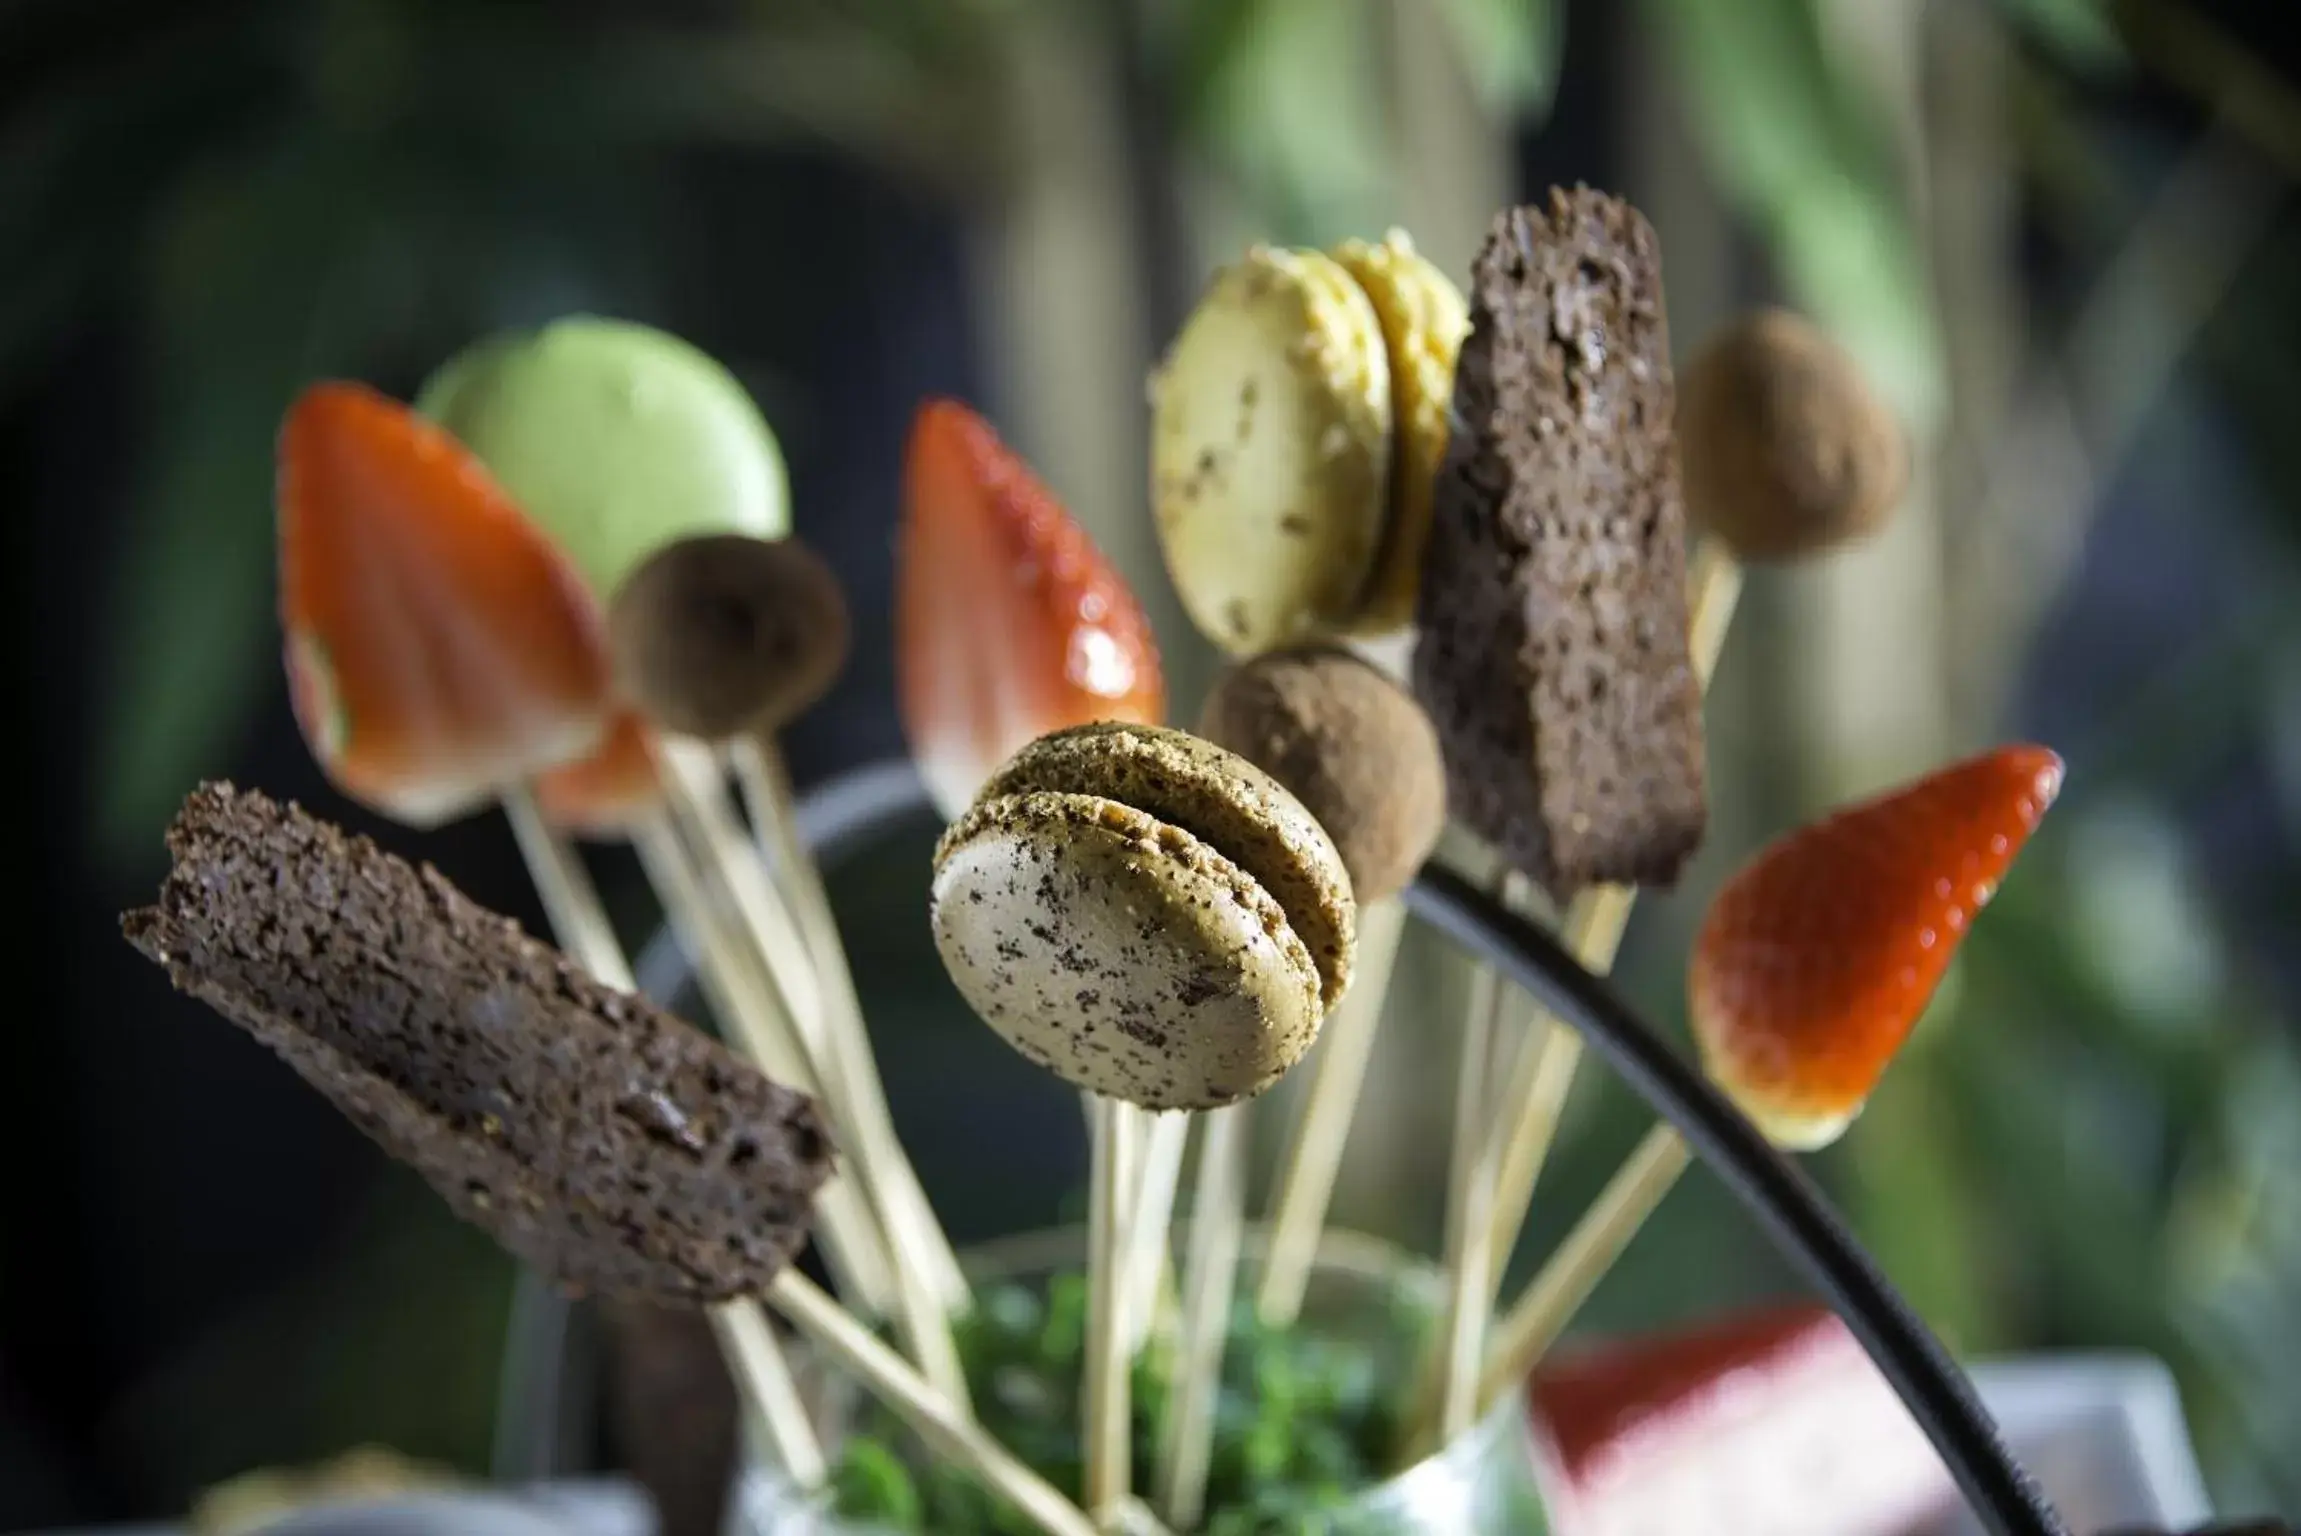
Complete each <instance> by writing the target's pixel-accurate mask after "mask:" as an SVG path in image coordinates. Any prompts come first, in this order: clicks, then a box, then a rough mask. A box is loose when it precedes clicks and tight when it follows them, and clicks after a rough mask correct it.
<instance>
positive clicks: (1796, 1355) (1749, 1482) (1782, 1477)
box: [1526, 1305, 1954, 1536]
mask: <svg viewBox="0 0 2301 1536" xmlns="http://www.w3.org/2000/svg"><path fill="white" fill-rule="evenodd" d="M1526 1396H1527V1406H1528V1408H1529V1410H1530V1411H1531V1414H1532V1418H1533V1427H1534V1443H1535V1456H1536V1461H1537V1464H1538V1467H1539V1470H1540V1473H1541V1478H1542V1483H1543V1491H1544V1495H1545V1501H1546V1503H1547V1505H1548V1508H1549V1513H1550V1516H1551V1524H1552V1526H1553V1528H1554V1529H1555V1530H1556V1532H1557V1533H1558V1536H1647V1533H1651V1532H1658V1531H1701V1532H1703V1533H1705V1536H1889V1533H1891V1536H1901V1533H1902V1532H1905V1531H1907V1530H1909V1529H1910V1528H1911V1526H1912V1523H1913V1521H1914V1520H1915V1518H1916V1517H1918V1516H1920V1515H1922V1514H1925V1513H1928V1512H1930V1509H1931V1507H1932V1506H1934V1505H1936V1504H1939V1503H1945V1502H1947V1501H1948V1500H1950V1499H1951V1498H1952V1497H1953V1496H1954V1489H1953V1486H1952V1485H1951V1483H1950V1481H1949V1476H1948V1474H1947V1473H1946V1472H1945V1471H1943V1469H1942V1465H1941V1461H1940V1459H1939V1458H1938V1457H1937V1456H1936V1455H1935V1454H1934V1450H1933V1446H1932V1444H1931V1443H1930V1442H1929V1441H1928V1440H1927V1439H1926V1438H1925V1436H1924V1434H1922V1433H1921V1432H1920V1431H1919V1429H1918V1427H1917V1426H1916V1424H1915V1423H1913V1422H1912V1421H1911V1419H1910V1416H1909V1412H1908V1410H1907V1409H1905V1408H1903V1407H1902V1405H1901V1400H1900V1399H1899V1398H1898V1397H1896V1396H1895V1395H1894V1391H1893V1388H1892V1387H1890V1386H1889V1385H1887V1383H1886V1380H1885V1378H1884V1377H1883V1376H1882V1375H1880V1374H1879V1372H1878V1369H1877V1367H1876V1366H1875V1365H1873V1364H1871V1363H1870V1359H1869V1357H1868V1355H1866V1354H1864V1353H1863V1351H1862V1347H1861V1345H1860V1344H1859V1343H1857V1342H1856V1341H1855V1340H1854V1337H1853V1335H1852V1334H1850V1333H1848V1332H1847V1331H1846V1328H1845V1325H1844V1324H1842V1323H1840V1322H1839V1321H1838V1320H1837V1318H1836V1317H1834V1316H1833V1315H1831V1314H1830V1313H1829V1312H1827V1311H1825V1310H1823V1309H1822V1308H1819V1307H1814V1306H1810V1305H1791V1306H1770V1307H1764V1308H1759V1309H1756V1310H1752V1311H1748V1312H1740V1313H1736V1314H1734V1315H1732V1316H1729V1317H1726V1318H1723V1319H1720V1320H1718V1321H1716V1322H1712V1323H1706V1324H1702V1325H1700V1326H1697V1327H1694V1328H1688V1329H1681V1330H1674V1331H1671V1332H1668V1333H1658V1334H1650V1335H1646V1336H1644V1337H1640V1338H1635V1339H1627V1340H1612V1341H1608V1342H1606V1343H1603V1344H1598V1345H1594V1346H1591V1347H1589V1348H1586V1349H1582V1350H1578V1351H1575V1352H1574V1353H1571V1354H1568V1355H1564V1356H1561V1357H1559V1358H1556V1359H1554V1360H1551V1361H1549V1362H1547V1363H1545V1364H1544V1365H1543V1366H1542V1367H1541V1368H1540V1369H1538V1370H1537V1371H1536V1372H1535V1373H1534V1375H1533V1377H1532V1378H1531V1379H1530V1380H1529V1381H1528V1382H1527V1388H1526Z"/></svg>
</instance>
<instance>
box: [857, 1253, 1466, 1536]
mask: <svg viewBox="0 0 2301 1536" xmlns="http://www.w3.org/2000/svg"><path fill="white" fill-rule="evenodd" d="M1085 1320H1086V1279H1085V1277H1084V1276H1083V1275H1081V1274H1078V1273H1076V1272H1071V1273H1065V1274H1061V1275H1057V1276H1055V1277H1054V1278H1053V1279H1052V1280H1051V1281H1049V1282H1048V1284H1047V1287H1046V1295H1045V1298H1044V1299H1043V1300H1042V1299H1041V1298H1040V1296H1039V1295H1038V1294H1037V1293H1036V1292H1034V1291H1033V1290H1032V1289H1030V1288H1029V1287H1027V1286H1024V1285H1020V1284H1014V1283H1007V1284H999V1285H992V1286H986V1287H984V1288H983V1289H982V1290H981V1291H980V1292H978V1294H977V1296H976V1304H975V1308H974V1310H973V1311H972V1312H971V1313H970V1314H969V1315H968V1316H967V1317H966V1318H964V1319H962V1320H961V1321H960V1323H959V1327H958V1331H957V1344H958V1348H959V1354H960V1359H961V1361H962V1363H963V1364H964V1366H965V1368H966V1373H967V1379H968V1382H969V1384H970V1386H971V1387H972V1389H973V1396H974V1399H975V1405H976V1411H977V1413H978V1414H979V1416H980V1417H981V1420H982V1423H983V1427H984V1428H985V1429H986V1430H988V1431H989V1432H990V1433H991V1434H992V1435H993V1436H994V1437H996V1438H997V1439H998V1440H999V1441H1000V1442H1001V1443H1002V1444H1004V1445H1005V1446H1007V1447H1008V1448H1009V1449H1010V1450H1012V1451H1013V1452H1014V1453H1015V1454H1016V1455H1017V1456H1018V1457H1020V1458H1021V1459H1022V1460H1023V1461H1024V1462H1025V1463H1026V1464H1027V1465H1029V1466H1030V1467H1031V1468H1032V1469H1033V1470H1034V1471H1036V1472H1038V1473H1039V1474H1040V1475H1041V1476H1043V1477H1045V1478H1046V1479H1047V1480H1048V1481H1049V1482H1051V1483H1053V1484H1054V1485H1055V1486H1056V1487H1057V1488H1060V1489H1062V1490H1064V1491H1065V1492H1066V1493H1069V1494H1071V1495H1072V1496H1074V1497H1075V1496H1077V1494H1078V1493H1079V1490H1080V1486H1081V1482H1082V1476H1083V1454H1084V1450H1083V1447H1082V1445H1081V1443H1080V1426H1081V1424H1082V1422H1083V1418H1084V1415H1083V1414H1082V1412H1081V1411H1080V1403H1079V1365H1080V1358H1081V1353H1082V1349H1083V1345H1084V1340H1085ZM1388 1326H1389V1328H1391V1329H1392V1330H1394V1332H1395V1337H1396V1339H1397V1340H1398V1341H1401V1342H1409V1341H1412V1340H1414V1339H1416V1338H1418V1337H1420V1336H1421V1335H1422V1333H1423V1331H1424V1330H1425V1329H1427V1328H1428V1327H1429V1326H1430V1316H1429V1312H1428V1309H1427V1307H1424V1306H1421V1305H1418V1304H1415V1303H1412V1302H1409V1301H1406V1300H1404V1299H1401V1300H1400V1302H1399V1303H1398V1305H1397V1306H1396V1307H1395V1309H1394V1311H1393V1313H1392V1315H1391V1317H1390V1319H1389V1320H1388ZM1400 1353H1401V1357H1402V1358H1412V1355H1411V1352H1410V1351H1401V1352H1400ZM1169 1366H1170V1361H1169V1360H1168V1358H1167V1355H1166V1353H1165V1351H1164V1350H1162V1349H1161V1348H1160V1347H1159V1346H1158V1345H1157V1344H1155V1343H1154V1344H1153V1345H1152V1346H1151V1347H1150V1348H1148V1349H1146V1350H1145V1351H1144V1352H1143V1354H1142V1355H1141V1356H1140V1357H1139V1358H1138V1359H1137V1360H1136V1362H1135V1370H1134V1399H1133V1401H1134V1416H1133V1423H1132V1431H1133V1433H1132V1438H1133V1442H1134V1454H1135V1465H1136V1468H1137V1469H1138V1490H1139V1489H1140V1488H1141V1487H1142V1485H1143V1484H1146V1483H1147V1482H1148V1481H1149V1477H1150V1474H1151V1472H1152V1470H1153V1469H1154V1468H1155V1465H1156V1462H1155V1456H1156V1454H1157V1451H1156V1448H1157V1446H1158V1443H1159V1437H1160V1430H1161V1426H1162V1424H1163V1421H1164V1419H1165V1415H1166V1411H1167V1402H1168V1386H1169V1381H1168V1372H1169ZM1389 1374H1390V1373H1389V1372H1387V1371H1386V1369H1385V1365H1384V1360H1383V1358H1382V1354H1381V1352H1380V1351H1379V1350H1378V1349H1377V1347H1376V1346H1375V1345H1374V1344H1373V1343H1371V1342H1366V1343H1361V1342H1356V1341H1351V1340H1344V1339H1337V1338H1333V1337H1328V1336H1321V1335H1317V1334H1312V1333H1307V1332H1304V1331H1301V1330H1297V1329H1278V1328H1272V1327H1269V1326H1267V1325H1265V1324H1264V1323H1263V1322H1262V1320H1261V1319H1260V1318H1259V1317H1257V1316H1256V1315H1255V1312H1254V1308H1253V1307H1252V1305H1251V1304H1250V1303H1248V1302H1246V1301H1245V1300H1243V1299H1242V1300H1241V1301H1240V1302H1239V1303H1238V1304H1237V1305H1236V1306H1235V1307H1234V1308H1233V1309H1232V1313H1231V1318H1230V1333H1229V1340H1228V1343H1227V1345H1226V1347H1225V1350H1224V1354H1223V1379H1222V1384H1221V1388H1220V1393H1219V1396H1218V1397H1217V1399H1216V1406H1215V1425H1216V1429H1215V1445H1214V1455H1213V1459H1212V1463H1211V1466H1210V1468H1209V1474H1208V1490H1207V1508H1208V1509H1209V1510H1210V1511H1212V1512H1213V1513H1211V1514H1210V1515H1209V1516H1208V1518H1207V1521H1206V1524H1205V1527H1204V1529H1205V1531H1206V1532H1207V1533H1208V1536H1276V1533H1280V1532H1284V1533H1287V1536H1309V1533H1324V1536H1376V1533H1377V1532H1378V1531H1382V1530H1386V1529H1387V1528H1388V1522H1387V1521H1372V1522H1370V1521H1368V1520H1367V1519H1366V1518H1364V1517H1352V1516H1350V1515H1349V1514H1347V1513H1346V1511H1347V1508H1348V1506H1349V1504H1350V1502H1351V1501H1352V1500H1353V1499H1354V1498H1356V1497H1357V1496H1358V1495H1359V1494H1361V1493H1362V1492H1363V1491H1364V1490H1365V1489H1366V1488H1367V1487H1369V1486H1370V1485H1372V1484H1374V1483H1376V1482H1378V1481H1380V1480H1381V1479H1382V1478H1383V1477H1384V1476H1386V1475H1387V1470H1388V1469H1387V1467H1386V1464H1385V1458H1386V1456H1387V1454H1388V1451H1389V1448H1390V1446H1391V1445H1392V1443H1393V1441H1394V1438H1395V1436H1396V1433H1397V1423H1398V1416H1397V1409H1398V1401H1399V1398H1400V1396H1401V1395H1402V1393H1403V1391H1404V1386H1405V1383H1404V1382H1403V1381H1399V1380H1390V1379H1386V1377H1387V1376H1388V1375H1389ZM896 1474H900V1475H896ZM833 1507H834V1508H835V1510H836V1511H837V1513H838V1514H839V1515H840V1516H841V1517H843V1518H846V1519H850V1520H854V1521H856V1522H858V1523H869V1524H874V1525H877V1526H880V1527H883V1528H885V1529H887V1530H890V1531H933V1532H937V1533H949V1536H1007V1533H1009V1532H1014V1533H1018V1536H1027V1533H1028V1532H1029V1531H1030V1530H1031V1529H1032V1527H1031V1526H1030V1524H1029V1522H1028V1521H1026V1520H1024V1519H1023V1518H1022V1516H1021V1515H1019V1514H1018V1513H1017V1512H1015V1511H1014V1510H1012V1509H1010V1508H1007V1507H1006V1506H1004V1505H1003V1504H1002V1503H1001V1502H1000V1501H999V1500H997V1499H996V1498H995V1497H993V1496H992V1495H991V1494H990V1493H989V1492H988V1491H987V1490H986V1489H984V1488H983V1487H982V1485H981V1484H980V1483H978V1482H976V1481H975V1479H974V1478H973V1477H972V1476H970V1475H969V1474H967V1473H965V1472H962V1471H959V1470H957V1469H956V1468H952V1467H949V1466H947V1465H944V1464H941V1463H939V1462H935V1461H933V1460H931V1459H930V1458H928V1457H926V1455H925V1454H924V1453H923V1452H922V1451H921V1450H920V1449H919V1447H918V1446H917V1445H916V1444H915V1443H914V1442H912V1441H911V1440H910V1439H909V1438H908V1437H907V1436H906V1435H905V1434H904V1432H903V1431H902V1429H901V1428H900V1426H898V1425H897V1424H895V1423H894V1422H893V1420H892V1419H891V1418H889V1417H888V1416H887V1415H886V1414H885V1413H884V1412H883V1411H882V1410H880V1409H878V1408H877V1406H876V1405H874V1404H865V1405H863V1407H862V1408H861V1410H860V1417H859V1418H858V1420H857V1422H856V1424H855V1426H854V1433H853V1434H852V1435H851V1436H850V1438H849V1439H848V1441H847V1444H846V1448H845V1451H844V1454H843V1456H842V1459H841V1462H840V1465H839V1467H838V1469H837V1470H836V1472H835V1475H834V1477H833Z"/></svg>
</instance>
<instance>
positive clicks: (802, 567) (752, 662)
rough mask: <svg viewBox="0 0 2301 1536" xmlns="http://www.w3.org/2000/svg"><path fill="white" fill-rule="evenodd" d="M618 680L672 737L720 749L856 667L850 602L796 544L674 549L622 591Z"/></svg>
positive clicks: (652, 559)
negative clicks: (850, 661) (717, 744)
mask: <svg viewBox="0 0 2301 1536" xmlns="http://www.w3.org/2000/svg"><path fill="white" fill-rule="evenodd" d="M607 641H608V651H609V654H610V656H611V657H612V658H613V660H614V663H615V676H616V681H617V683H618V684H619V685H620V686H621V687H622V688H623V690H624V691H625V693H627V694H628V695H629V696H630V698H631V700H632V702H634V703H635V704H637V705H638V706H639V707H640V709H642V710H643V711H645V712H646V714H647V715H648V716H649V718H651V719H652V720H654V722H655V723H656V724H657V725H659V726H661V727H663V728H664V729H665V730H668V731H673V732H676V733H677V734H679V735H682V736H697V737H701V738H703V739H704V740H706V741H718V740H724V739H725V738H728V737H731V736H735V735H739V734H741V733H743V732H746V731H753V730H760V731H772V730H776V729H778V728H780V727H782V726H784V725H786V724H788V723H789V722H790V721H791V720H793V719H795V718H797V717H798V716H799V715H800V714H801V713H803V712H804V711H805V710H806V709H807V708H808V707H809V706H810V705H812V704H813V703H815V701H816V700H818V699H820V698H821V697H822V696H823V695H824V694H825V693H826V692H828V691H829V690H830V687H831V684H832V683H833V682H834V681H836V680H837V678H838V676H839V669H840V668H841V667H843V666H845V665H846V662H847V646H848V641H849V624H848V618H847V600H846V597H845V595H844V594H843V593H842V592H841V591H840V590H839V579H838V577H836V576H834V575H833V574H832V572H831V568H830V567H829V566H827V565H825V564H824V563H823V560H822V557H821V556H819V555H817V554H816V553H815V552H814V551H813V550H811V549H809V548H807V547H806V546H805V545H803V544H801V543H800V542H799V541H798V540H796V539H789V538H784V539H754V538H751V537H748V536H747V535H744V534H706V535H703V536H700V537H697V538H691V539H681V540H679V541H678V542H677V543H673V544H667V545H665V546H664V547H663V548H661V549H659V550H657V551H656V552H655V553H654V554H653V555H651V556H649V557H648V558H647V560H646V561H645V562H644V563H643V564H642V565H640V566H639V568H638V569H637V570H635V571H633V572H632V573H631V575H630V576H629V577H628V578H627V579H626V580H625V581H624V583H623V585H622V586H621V587H619V588H617V589H616V593H615V600H614V602H613V603H612V604H611V605H610V606H609V608H608V615H607Z"/></svg>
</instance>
